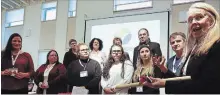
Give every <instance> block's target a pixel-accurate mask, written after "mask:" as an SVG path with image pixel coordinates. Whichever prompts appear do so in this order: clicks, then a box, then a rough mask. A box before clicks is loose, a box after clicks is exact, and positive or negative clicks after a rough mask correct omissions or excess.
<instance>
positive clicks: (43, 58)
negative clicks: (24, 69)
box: [37, 50, 50, 68]
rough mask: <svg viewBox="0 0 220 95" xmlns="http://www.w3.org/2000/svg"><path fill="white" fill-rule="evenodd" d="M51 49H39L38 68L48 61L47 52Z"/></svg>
mask: <svg viewBox="0 0 220 95" xmlns="http://www.w3.org/2000/svg"><path fill="white" fill-rule="evenodd" d="M49 51H50V50H39V51H38V64H37V68H38V67H40V66H41V65H42V64H45V63H46V61H47V53H48V52H49Z"/></svg>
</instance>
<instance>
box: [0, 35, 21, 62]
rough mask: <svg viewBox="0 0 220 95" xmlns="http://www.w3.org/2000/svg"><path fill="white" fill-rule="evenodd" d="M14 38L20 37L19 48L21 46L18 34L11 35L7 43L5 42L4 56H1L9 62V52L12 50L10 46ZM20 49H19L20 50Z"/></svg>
mask: <svg viewBox="0 0 220 95" xmlns="http://www.w3.org/2000/svg"><path fill="white" fill-rule="evenodd" d="M14 37H20V38H21V46H22V37H21V35H20V34H18V33H13V34H12V35H11V36H10V37H9V39H8V42H7V45H6V47H5V49H4V54H3V58H7V59H9V60H11V51H12V50H13V49H14V48H13V46H12V39H13V38H14ZM20 49H21V48H20Z"/></svg>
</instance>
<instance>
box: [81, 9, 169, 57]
mask: <svg viewBox="0 0 220 95" xmlns="http://www.w3.org/2000/svg"><path fill="white" fill-rule="evenodd" d="M168 15H169V13H168V12H158V13H150V14H149V13H148V14H137V15H128V16H118V17H109V18H100V19H90V20H86V29H85V43H86V44H87V45H89V42H90V41H91V39H93V38H100V39H101V40H102V41H103V49H102V51H103V52H105V53H106V54H107V55H109V50H110V47H111V45H112V44H113V42H112V40H113V38H114V37H120V38H121V39H122V43H123V48H124V50H125V51H126V52H128V53H129V56H130V59H131V61H132V60H133V51H134V48H135V47H136V46H137V45H138V44H139V39H138V30H139V29H141V28H146V29H148V31H149V34H150V39H151V41H152V42H158V43H160V48H161V51H162V54H163V55H164V56H165V57H166V58H167V53H168V49H167V48H168V32H169V30H168V27H169V25H168V23H169V22H168V20H169V19H168Z"/></svg>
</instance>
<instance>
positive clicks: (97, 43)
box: [89, 38, 107, 70]
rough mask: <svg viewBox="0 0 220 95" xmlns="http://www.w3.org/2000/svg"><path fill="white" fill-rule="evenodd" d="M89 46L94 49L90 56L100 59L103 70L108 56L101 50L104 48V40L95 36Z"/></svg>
mask: <svg viewBox="0 0 220 95" xmlns="http://www.w3.org/2000/svg"><path fill="white" fill-rule="evenodd" d="M89 48H90V49H91V50H92V51H91V52H90V54H89V58H91V59H93V60H96V61H98V62H99V65H100V67H101V70H103V67H104V62H105V61H106V59H107V57H106V54H105V53H104V52H101V50H102V48H103V43H102V40H101V39H99V38H93V39H92V40H91V42H90V43H89Z"/></svg>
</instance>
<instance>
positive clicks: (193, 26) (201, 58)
mask: <svg viewBox="0 0 220 95" xmlns="http://www.w3.org/2000/svg"><path fill="white" fill-rule="evenodd" d="M219 19H220V18H219V14H218V12H217V11H216V10H215V9H214V7H212V6H211V5H209V4H206V3H195V4H193V5H192V6H191V7H190V8H189V11H188V26H189V31H188V32H189V33H188V34H189V35H188V43H187V47H186V55H185V62H184V67H183V68H182V70H183V72H182V74H183V75H186V76H190V77H191V79H188V80H176V81H165V80H162V79H159V78H151V79H152V80H153V83H148V82H146V83H145V85H147V86H149V87H152V88H159V87H165V92H166V93H167V94H168V93H169V94H170V93H178V94H183V93H188V94H202V93H203V94H205V93H206V94H219V93H220V90H219V85H220V74H219V72H220V59H219V58H220V57H219V56H220V30H219V27H220V26H219ZM163 62H164V60H163V61H161V62H159V61H156V62H155V63H156V64H164V63H163Z"/></svg>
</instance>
